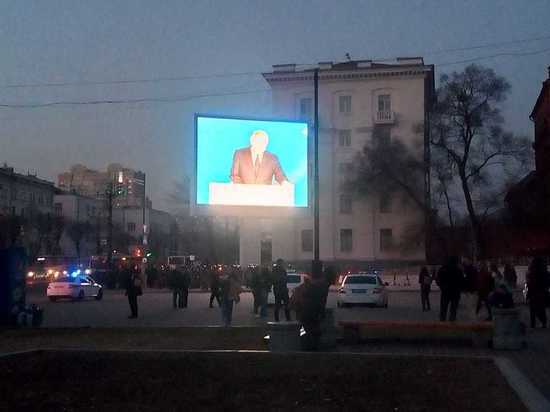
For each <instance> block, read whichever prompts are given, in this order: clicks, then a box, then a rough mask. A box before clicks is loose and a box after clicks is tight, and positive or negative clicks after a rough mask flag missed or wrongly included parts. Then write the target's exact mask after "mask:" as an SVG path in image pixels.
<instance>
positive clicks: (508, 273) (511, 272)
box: [504, 263, 518, 290]
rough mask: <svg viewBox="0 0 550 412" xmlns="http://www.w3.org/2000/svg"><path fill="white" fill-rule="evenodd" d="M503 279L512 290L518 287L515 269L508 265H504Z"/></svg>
mask: <svg viewBox="0 0 550 412" xmlns="http://www.w3.org/2000/svg"><path fill="white" fill-rule="evenodd" d="M504 279H505V280H506V282H507V283H508V285H509V286H510V287H511V288H512V290H514V289H516V288H517V286H518V275H517V273H516V269H515V268H514V266H512V265H511V264H510V263H506V264H505V265H504Z"/></svg>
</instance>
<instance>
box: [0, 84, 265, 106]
mask: <svg viewBox="0 0 550 412" xmlns="http://www.w3.org/2000/svg"><path fill="white" fill-rule="evenodd" d="M267 92H271V89H258V90H247V91H243V92H228V93H205V94H195V95H189V96H174V97H143V98H139V99H105V100H82V101H79V100H67V101H55V102H39V103H21V104H17V103H7V104H0V108H10V109H37V108H41V107H52V106H84V105H99V104H137V103H174V102H184V101H187V100H192V99H200V98H203V97H223V96H237V95H245V94H256V93H267Z"/></svg>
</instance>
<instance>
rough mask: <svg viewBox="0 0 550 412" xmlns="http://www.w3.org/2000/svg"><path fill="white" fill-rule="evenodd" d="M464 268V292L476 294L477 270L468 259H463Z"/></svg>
mask: <svg viewBox="0 0 550 412" xmlns="http://www.w3.org/2000/svg"><path fill="white" fill-rule="evenodd" d="M462 267H463V270H464V288H463V290H464V291H465V292H468V293H474V292H475V291H476V282H477V269H476V267H475V266H474V264H473V262H472V261H471V260H470V259H469V258H466V257H465V258H463V259H462Z"/></svg>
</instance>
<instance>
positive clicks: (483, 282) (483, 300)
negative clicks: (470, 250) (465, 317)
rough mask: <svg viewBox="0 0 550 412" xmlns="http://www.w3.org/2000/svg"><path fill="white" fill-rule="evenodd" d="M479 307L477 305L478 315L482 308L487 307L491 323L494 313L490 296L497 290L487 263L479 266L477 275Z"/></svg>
mask: <svg viewBox="0 0 550 412" xmlns="http://www.w3.org/2000/svg"><path fill="white" fill-rule="evenodd" d="M476 288H477V305H476V315H477V314H478V313H479V311H480V310H481V306H482V305H485V307H486V308H487V314H488V317H487V319H486V320H488V321H490V320H492V319H493V312H492V310H491V305H490V304H489V295H490V294H491V293H492V292H493V290H494V288H495V280H494V279H493V276H492V275H491V272H490V271H489V267H488V266H487V263H485V262H482V263H481V264H480V266H479V271H478V273H477V282H476Z"/></svg>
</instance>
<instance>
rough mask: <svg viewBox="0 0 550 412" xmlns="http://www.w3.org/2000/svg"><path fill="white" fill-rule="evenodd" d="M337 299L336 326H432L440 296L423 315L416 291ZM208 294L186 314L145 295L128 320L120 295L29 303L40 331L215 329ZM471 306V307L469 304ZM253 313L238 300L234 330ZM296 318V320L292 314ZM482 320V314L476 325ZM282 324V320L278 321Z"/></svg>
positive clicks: (193, 300) (35, 293)
mask: <svg viewBox="0 0 550 412" xmlns="http://www.w3.org/2000/svg"><path fill="white" fill-rule="evenodd" d="M336 296H337V293H336V292H334V291H331V293H330V294H329V299H328V303H327V307H329V308H334V309H335V318H336V320H337V321H338V320H419V321H435V320H437V319H438V313H439V291H438V290H434V291H433V292H432V294H431V301H432V310H431V311H430V312H422V309H421V306H420V296H419V292H418V291H414V290H412V291H404V290H399V291H391V292H390V298H389V308H388V309H384V308H373V307H365V306H354V307H351V308H336ZM209 298H210V293H206V292H191V293H189V305H188V308H186V309H174V308H173V307H172V294H171V293H170V292H169V291H167V290H147V291H146V292H145V293H144V295H143V296H141V297H139V298H138V299H139V317H138V319H128V318H127V316H128V314H129V307H128V301H127V299H126V297H125V296H124V293H123V292H122V291H113V290H106V291H105V294H104V297H103V300H101V301H96V300H94V299H86V300H83V301H71V300H60V301H57V302H55V303H52V302H50V301H49V300H48V299H47V298H46V296H45V293H44V292H43V291H42V290H37V289H35V290H29V293H28V296H27V301H28V303H36V304H38V305H39V306H40V307H42V308H43V309H44V323H43V326H44V327H125V326H145V327H146V326H155V327H179V326H218V325H220V324H221V315H220V310H219V309H218V307H217V304H216V303H214V306H215V307H214V308H213V309H211V308H209V307H208V301H209ZM469 298H470V297H469V296H466V297H464V298H463V299H462V302H461V305H460V308H459V314H458V320H473V318H472V315H471V310H467V309H466V307H467V306H468V305H470V306H469V307H471V304H472V303H471V302H472V300H471V299H469ZM468 302H470V303H468ZM251 312H252V294H251V293H250V292H245V293H243V294H241V301H240V303H239V304H237V305H235V308H234V311H233V325H235V326H253V325H258V324H261V323H262V322H261V321H260V320H258V319H256V318H255V317H254V315H253V314H252V313H251ZM293 316H294V314H293ZM484 316H485V314H484V313H483V312H482V313H480V319H482V318H483V317H484ZM282 317H283V318H284V315H283V316H282ZM268 320H273V307H270V308H269V316H268Z"/></svg>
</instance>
